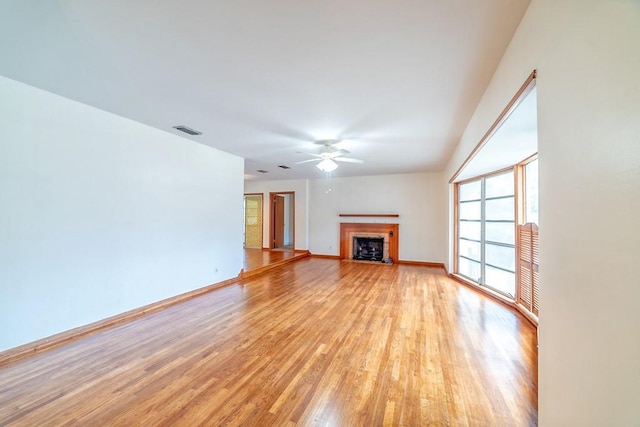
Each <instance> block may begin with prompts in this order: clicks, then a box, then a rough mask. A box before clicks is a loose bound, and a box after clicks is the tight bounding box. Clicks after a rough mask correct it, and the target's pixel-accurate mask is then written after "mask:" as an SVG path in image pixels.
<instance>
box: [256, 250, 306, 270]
mask: <svg viewBox="0 0 640 427" xmlns="http://www.w3.org/2000/svg"><path fill="white" fill-rule="evenodd" d="M296 255H299V252H295V251H294V250H273V251H270V250H267V249H244V271H254V270H256V269H259V268H261V267H265V266H268V265H273V264H276V263H278V262H280V261H284V260H288V259H291V258H294V257H295V256H296Z"/></svg>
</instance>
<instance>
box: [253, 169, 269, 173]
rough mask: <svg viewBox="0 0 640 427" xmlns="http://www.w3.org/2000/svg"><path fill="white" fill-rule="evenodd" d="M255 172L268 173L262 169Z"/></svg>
mask: <svg viewBox="0 0 640 427" xmlns="http://www.w3.org/2000/svg"><path fill="white" fill-rule="evenodd" d="M256 172H260V173H269V171H266V170H264V169H258V170H257V171H256Z"/></svg>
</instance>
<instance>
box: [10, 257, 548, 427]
mask: <svg viewBox="0 0 640 427" xmlns="http://www.w3.org/2000/svg"><path fill="white" fill-rule="evenodd" d="M535 339H536V338H535V329H534V328H533V327H532V326H531V325H530V324H529V323H528V322H527V321H526V320H524V319H523V318H522V317H521V316H520V315H517V314H514V313H512V312H511V311H509V310H508V309H506V308H504V307H502V306H501V305H499V304H497V303H495V302H493V301H491V300H489V299H487V298H486V297H484V296H482V295H479V294H477V293H476V292H474V291H472V290H470V289H468V288H466V287H463V286H461V285H459V284H457V283H455V282H453V281H451V280H450V279H448V278H447V277H446V276H445V275H444V274H443V273H441V272H440V271H439V270H436V269H428V268H425V267H418V266H409V265H399V266H398V265H393V266H390V265H368V264H362V263H356V262H348V261H343V262H340V261H337V260H328V259H316V258H305V259H302V260H299V261H296V262H295V263H292V264H288V265H286V266H283V267H279V268H277V269H275V270H272V271H270V272H267V273H265V274H263V275H261V276H257V277H255V278H252V279H249V280H243V281H242V282H240V283H239V284H234V285H230V286H227V287H224V288H221V289H218V290H215V291H213V292H211V293H208V294H205V295H203V296H200V297H197V298H194V299H191V300H188V301H186V302H183V303H180V304H177V305H174V306H171V307H169V308H167V309H165V310H162V311H160V312H156V313H154V314H151V315H149V316H146V317H143V318H139V319H137V320H134V321H132V322H130V323H126V324H123V325H120V326H117V327H115V328H112V329H109V330H106V331H103V332H100V333H98V334H95V335H92V336H89V337H87V338H85V339H81V340H78V341H75V342H73V343H71V344H69V345H66V346H63V347H59V348H56V349H54V350H51V351H49V352H46V353H43V354H40V355H36V356H34V357H32V358H29V359H25V360H23V361H22V362H19V363H15V364H13V365H8V366H5V367H4V368H2V369H0V425H2V426H14V425H21V426H43V425H83V426H84V425H91V426H101V425H115V426H117V425H167V426H176V425H186V426H195V425H207V426H218V425H243V426H251V425H259V426H270V425H275V426H287V425H290V426H293V425H303V426H307V425H312V426H313V425H318V426H379V425H407V426H424V425H452V426H459V425H478V426H528V425H536V423H537V409H536V408H537V380H536V377H537V352H536V346H535Z"/></svg>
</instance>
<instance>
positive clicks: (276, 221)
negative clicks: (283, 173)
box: [273, 194, 285, 248]
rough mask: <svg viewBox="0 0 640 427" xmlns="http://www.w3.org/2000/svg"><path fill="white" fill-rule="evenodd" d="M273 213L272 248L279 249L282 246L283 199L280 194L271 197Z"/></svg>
mask: <svg viewBox="0 0 640 427" xmlns="http://www.w3.org/2000/svg"><path fill="white" fill-rule="evenodd" d="M273 203H274V213H275V215H273V227H274V232H273V247H274V248H281V247H283V246H284V203H285V200H284V197H283V196H281V195H280V194H276V195H274V196H273Z"/></svg>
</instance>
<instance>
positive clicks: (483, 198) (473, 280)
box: [453, 165, 519, 301]
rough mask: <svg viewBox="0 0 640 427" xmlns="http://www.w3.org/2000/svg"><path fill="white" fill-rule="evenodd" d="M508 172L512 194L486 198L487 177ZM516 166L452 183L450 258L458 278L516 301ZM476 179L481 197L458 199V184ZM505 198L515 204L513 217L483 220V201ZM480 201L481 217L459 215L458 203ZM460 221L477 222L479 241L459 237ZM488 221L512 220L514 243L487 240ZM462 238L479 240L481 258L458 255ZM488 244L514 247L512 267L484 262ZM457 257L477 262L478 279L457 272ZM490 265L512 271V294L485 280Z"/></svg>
mask: <svg viewBox="0 0 640 427" xmlns="http://www.w3.org/2000/svg"><path fill="white" fill-rule="evenodd" d="M507 173H512V174H513V179H514V183H513V194H512V195H506V196H505V195H501V196H492V197H489V198H487V197H486V180H487V179H488V178H492V177H496V176H500V175H503V174H507ZM518 175H519V173H518V168H517V165H514V166H509V167H506V168H502V169H499V170H496V171H492V172H490V173H486V174H482V175H479V176H475V177H472V178H468V179H465V180H462V181H459V182H456V183H454V184H455V185H454V202H455V208H454V209H455V212H454V221H455V226H454V257H453V264H454V270H453V271H454V274H456V275H458V276H459V277H461V278H463V279H465V280H466V281H470V282H471V283H472V284H474V285H475V286H478V287H480V288H481V289H486V290H489V291H491V292H493V293H497V294H499V295H500V296H502V297H503V298H506V299H507V300H509V301H516V292H517V282H516V280H517V262H516V260H517V243H518V242H517V234H516V233H517V223H518V208H517V203H518V194H517V193H518V191H519V188H518ZM477 181H479V182H480V183H481V184H480V199H469V200H461V199H460V187H461V186H463V185H465V184H470V183H473V182H477ZM506 198H512V199H513V204H514V211H513V220H500V219H498V220H494V219H491V220H487V219H486V202H487V200H489V201H491V200H500V199H506ZM478 201H480V203H481V207H480V220H468V219H461V218H460V206H461V203H469V202H478ZM463 221H470V222H480V240H479V241H478V240H476V239H470V238H466V237H461V235H460V223H461V222H463ZM487 222H489V223H512V224H513V233H514V240H513V244H511V243H504V242H498V241H494V240H487V238H486V224H487ZM461 239H462V240H465V241H470V242H474V243H479V244H480V260H479V261H478V260H474V259H472V258H469V257H467V256H464V255H461V254H460V240H461ZM487 244H488V245H492V246H497V247H506V248H509V249H513V252H514V269H513V271H512V270H509V269H506V268H504V267H502V266H497V265H494V264H490V263H487V261H486V246H487ZM460 258H464V259H466V260H468V261H470V262H474V263H479V264H480V277H479V278H472V277H469V276H467V275H465V274H462V273H460ZM487 266H489V267H491V268H494V269H497V270H500V271H505V272H508V273H510V274H513V276H514V295H511V294H508V293H505V292H503V291H501V290H499V289H497V288H494V287H492V286H491V285H488V284H487V283H486V267H487Z"/></svg>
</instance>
